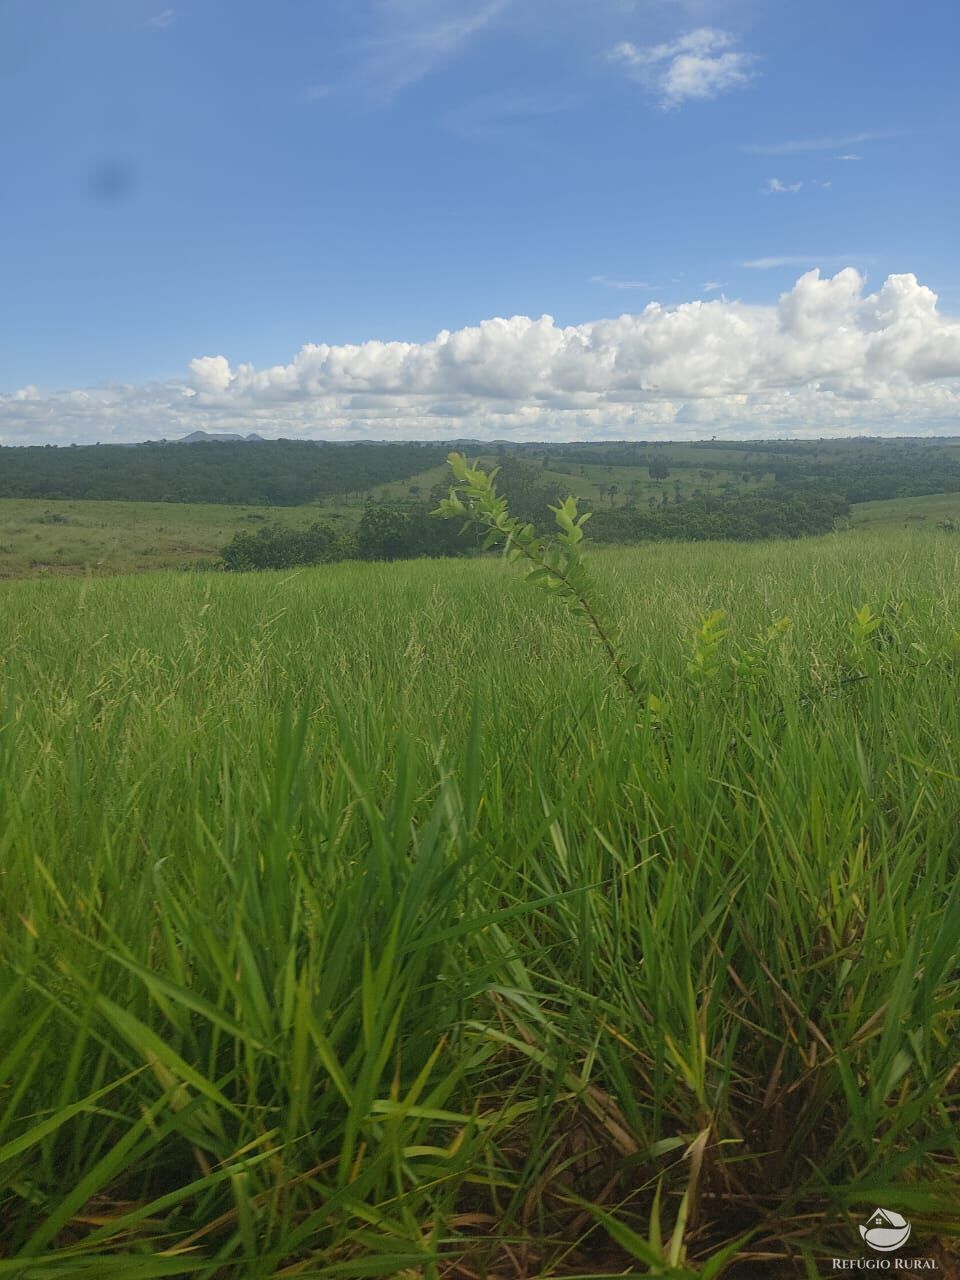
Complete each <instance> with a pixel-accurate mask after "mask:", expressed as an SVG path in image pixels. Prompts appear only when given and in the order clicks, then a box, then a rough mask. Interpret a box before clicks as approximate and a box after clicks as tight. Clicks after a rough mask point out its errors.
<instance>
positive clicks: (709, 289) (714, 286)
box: [700, 280, 724, 293]
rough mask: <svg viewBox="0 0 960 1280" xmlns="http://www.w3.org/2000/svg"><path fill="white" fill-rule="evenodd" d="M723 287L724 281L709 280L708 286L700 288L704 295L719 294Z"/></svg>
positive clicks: (704, 285) (703, 285)
mask: <svg viewBox="0 0 960 1280" xmlns="http://www.w3.org/2000/svg"><path fill="white" fill-rule="evenodd" d="M723 287H724V282H723V281H722V280H708V281H707V282H706V284H702V285H701V286H700V288H701V289H702V290H703V292H704V293H718V292H719V291H720V290H721V289H722V288H723Z"/></svg>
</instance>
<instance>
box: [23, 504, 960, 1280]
mask: <svg viewBox="0 0 960 1280" xmlns="http://www.w3.org/2000/svg"><path fill="white" fill-rule="evenodd" d="M591 562H592V564H593V566H594V568H595V571H596V576H597V578H598V580H599V582H600V583H601V586H602V588H603V590H604V591H605V593H606V596H607V598H608V600H609V601H610V602H611V603H612V605H613V608H614V611H615V612H617V613H618V614H619V615H621V616H622V620H623V623H624V637H625V638H624V643H625V647H626V648H627V649H628V650H629V651H630V652H631V654H632V655H635V656H636V658H637V659H638V660H639V662H640V664H641V670H642V676H643V679H644V680H645V681H646V684H647V687H648V689H649V690H650V691H652V692H653V693H654V694H655V696H656V699H657V702H656V704H654V705H656V707H657V708H658V709H657V710H656V711H655V712H653V711H638V710H637V707H636V705H635V704H631V703H630V702H629V701H628V699H627V697H626V695H625V694H624V693H623V692H622V691H621V689H620V688H619V687H618V686H617V685H616V684H615V683H614V682H613V681H612V680H611V679H610V676H609V673H608V671H607V670H606V668H605V667H604V664H603V661H602V657H601V656H600V655H599V654H598V652H597V650H596V649H595V648H593V647H591V645H590V643H589V641H588V638H587V637H586V636H585V635H584V634H583V633H582V632H581V631H580V630H579V629H578V627H577V625H576V624H575V623H573V622H572V621H571V619H570V618H569V617H568V616H567V615H566V614H565V613H564V612H563V610H561V609H560V608H559V607H556V606H555V604H554V602H552V601H551V600H549V599H547V598H545V597H544V596H543V595H542V594H541V593H538V592H537V591H536V590H533V589H532V588H531V587H530V586H528V585H527V584H526V583H524V582H523V581H522V580H521V579H520V578H519V577H518V575H517V574H516V573H515V572H514V571H513V570H512V569H511V568H510V567H509V566H507V565H506V564H505V563H504V562H503V561H502V560H499V559H495V558H490V559H484V560H474V561H416V562H407V563H402V564H390V565H379V564H339V565H334V566H330V567H328V568H321V569H316V570H305V571H300V572H297V573H293V574H286V575H285V574H282V573H281V574H250V575H212V574H209V575H208V574H203V575H194V574H173V573H169V574H148V575H141V576H139V577H117V578H104V579H81V580H58V581H54V580H40V581H31V582H11V583H5V584H3V586H2V587H0V807H2V825H0V846H2V854H0V868H2V870H0V947H2V955H3V963H4V966H5V972H6V979H5V982H4V984H3V989H2V992H0V1259H3V1260H0V1275H11V1276H13V1275H16V1276H23V1277H29V1278H30V1280H34V1278H39V1277H43V1278H44V1280H52V1278H53V1277H61V1276H75V1275H78V1276H79V1275H83V1276H89V1277H91V1278H92V1277H97V1280H99V1278H101V1277H103V1278H105V1280H120V1278H121V1277H123V1278H124V1280H139V1278H140V1277H152V1276H160V1275H164V1276H176V1275H183V1276H188V1275H198V1276H206V1277H214V1278H216V1280H222V1278H226V1277H229V1278H230V1280H260V1278H263V1280H266V1278H267V1277H274V1276H277V1277H279V1276H291V1277H292V1276H297V1277H300V1276H316V1277H319V1276H330V1277H333V1276H345V1277H350V1276H357V1277H359V1276H374V1275H381V1276H399V1277H424V1278H425V1280H430V1278H438V1277H441V1276H442V1277H463V1278H464V1280H466V1278H467V1277H470V1276H490V1277H500V1276H534V1275H543V1276H562V1275H580V1276H588V1275H589V1276H599V1275H621V1276H622V1275H637V1276H639V1275H646V1274H660V1275H670V1276H674V1277H683V1276H692V1275H694V1274H702V1275H704V1276H706V1277H708V1278H709V1277H711V1276H717V1275H720V1274H729V1275H739V1276H751V1277H752V1276H762V1275H771V1276H781V1275H799V1276H814V1275H819V1274H823V1273H825V1272H826V1271H827V1270H829V1268H830V1263H829V1257H830V1256H833V1255H839V1256H842V1257H848V1256H853V1255H855V1254H859V1251H860V1238H859V1235H858V1232H857V1226H856V1224H857V1223H858V1222H862V1221H863V1220H864V1219H865V1217H866V1215H868V1214H869V1213H870V1212H871V1211H872V1210H873V1209H874V1207H875V1205H876V1203H881V1204H886V1205H889V1206H891V1207H894V1208H896V1209H897V1210H899V1211H900V1212H902V1213H904V1214H907V1215H909V1217H910V1220H911V1221H912V1224H913V1243H915V1244H916V1246H917V1252H920V1253H923V1254H925V1255H929V1256H933V1257H936V1258H937V1259H938V1260H939V1263H940V1266H941V1268H942V1269H943V1271H944V1272H945V1273H946V1274H950V1266H951V1265H955V1263H954V1264H951V1261H950V1257H951V1255H950V1249H951V1245H950V1240H951V1238H952V1237H953V1236H955V1234H956V1233H957V1231H958V1230H960V1212H958V1210H957V1205H958V1203H960V1177H958V1165H957V1156H958V1154H960V1128H958V1120H960V1112H958V1106H960V1073H958V1066H957V1060H958V1055H957V1042H958V1041H957V1037H958V1031H960V890H958V887H957V884H958V879H957V877H958V870H960V844H958V835H957V831H958V815H960V759H958V743H960V700H958V699H957V697H956V689H957V676H958V666H960V595H958V589H957V584H958V582H960V544H958V542H957V539H956V538H955V537H953V536H951V535H949V534H947V533H942V534H941V533H937V532H936V531H929V530H921V531H917V532H913V531H911V530H909V529H908V530H906V531H887V532H884V533H877V534H875V533H871V532H864V533H863V534H860V535H857V536H853V535H850V534H846V535H836V536H830V537H826V538H822V539H816V540H807V541H800V542H795V543H772V544H754V545H749V546H747V545H737V546H732V545H727V544H715V545H712V546H709V547H708V546H703V545H700V546H696V547H693V546H685V545H673V546H666V545H660V546H655V547H645V548H638V549H630V550H618V551H616V552H606V551H601V552H596V553H594V555H593V556H592V560H591ZM864 606H868V608H867V609H866V610H865V609H864ZM719 609H722V610H725V611H726V618H725V620H723V621H722V625H721V623H719V622H717V621H716V620H715V621H714V623H713V625H712V626H711V627H708V628H706V629H705V628H704V627H703V625H702V619H703V617H704V615H706V614H708V613H710V611H713V610H719ZM856 611H859V613H857V612H856ZM786 619H789V621H786ZM726 627H728V628H729V634H727V635H724V634H723V632H724V629H725V628H726ZM657 1267H659V1269H657ZM902 1274H907V1273H903V1272H902Z"/></svg>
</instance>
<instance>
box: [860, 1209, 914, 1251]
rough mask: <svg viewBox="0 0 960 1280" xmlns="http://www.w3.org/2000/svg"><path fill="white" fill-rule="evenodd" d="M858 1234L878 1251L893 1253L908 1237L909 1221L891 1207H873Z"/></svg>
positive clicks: (901, 1246)
mask: <svg viewBox="0 0 960 1280" xmlns="http://www.w3.org/2000/svg"><path fill="white" fill-rule="evenodd" d="M860 1235H861V1237H862V1238H863V1241H864V1243H865V1244H868V1245H869V1246H870V1248H871V1249H876V1251H877V1252H878V1253H893V1252H894V1251H895V1250H897V1249H902V1248H903V1246H904V1245H905V1244H906V1243H907V1241H908V1240H909V1239H910V1223H909V1222H908V1221H907V1220H906V1218H904V1217H903V1215H902V1214H899V1213H894V1211H893V1210H892V1209H874V1211H873V1213H872V1214H871V1215H870V1217H869V1218H868V1219H867V1221H866V1222H865V1223H864V1224H863V1226H862V1227H861V1228H860Z"/></svg>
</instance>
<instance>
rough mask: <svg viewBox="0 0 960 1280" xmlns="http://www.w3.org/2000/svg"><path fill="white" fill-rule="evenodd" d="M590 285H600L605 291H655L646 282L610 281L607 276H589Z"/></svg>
mask: <svg viewBox="0 0 960 1280" xmlns="http://www.w3.org/2000/svg"><path fill="white" fill-rule="evenodd" d="M590 282H591V284H602V285H603V286H604V287H605V288H607V289H656V288H657V286H656V285H655V284H650V283H649V282H648V281H646V280H611V279H610V277H609V276H591V277H590Z"/></svg>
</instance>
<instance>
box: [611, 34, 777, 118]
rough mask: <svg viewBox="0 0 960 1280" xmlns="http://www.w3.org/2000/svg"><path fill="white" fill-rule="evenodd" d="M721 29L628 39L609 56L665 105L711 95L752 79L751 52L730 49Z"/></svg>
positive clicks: (729, 39) (728, 37)
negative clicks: (656, 40) (654, 39)
mask: <svg viewBox="0 0 960 1280" xmlns="http://www.w3.org/2000/svg"><path fill="white" fill-rule="evenodd" d="M735 45H736V41H735V40H734V38H733V36H732V35H730V33H729V32H727V31H718V30H717V29H716V28H714V27H698V28H697V29H696V31H690V32H688V33H687V34H686V35H684V36H680V38H679V39H677V40H672V41H670V42H669V43H668V44H655V45H643V46H640V45H635V44H631V43H630V42H629V41H628V40H625V41H623V42H622V43H621V44H618V45H617V46H616V47H615V48H614V49H613V51H612V52H611V54H610V58H611V60H612V61H614V62H617V63H620V64H621V65H622V66H624V67H626V68H627V70H628V71H629V72H630V74H631V75H633V76H634V77H635V78H636V79H638V80H640V81H641V82H642V83H643V84H645V85H646V86H647V87H648V88H649V89H651V90H652V91H653V92H654V93H655V94H656V95H657V97H658V98H659V100H660V105H661V106H662V107H665V108H669V107H678V106H680V105H681V104H682V103H684V102H695V101H704V100H705V99H708V98H716V97H718V96H719V94H721V93H726V92H727V91H728V90H730V89H739V88H742V87H743V85H745V84H747V83H748V82H749V81H750V79H751V78H752V72H751V66H752V64H753V62H754V60H755V59H754V57H753V55H752V54H749V53H744V52H743V51H742V50H740V49H737V48H736V47H735Z"/></svg>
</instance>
